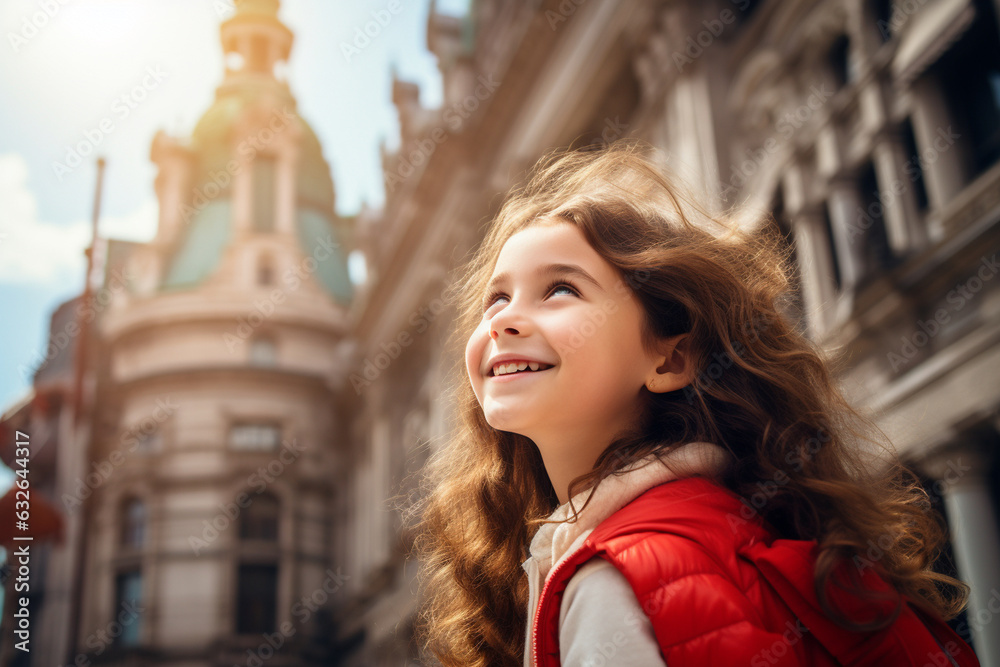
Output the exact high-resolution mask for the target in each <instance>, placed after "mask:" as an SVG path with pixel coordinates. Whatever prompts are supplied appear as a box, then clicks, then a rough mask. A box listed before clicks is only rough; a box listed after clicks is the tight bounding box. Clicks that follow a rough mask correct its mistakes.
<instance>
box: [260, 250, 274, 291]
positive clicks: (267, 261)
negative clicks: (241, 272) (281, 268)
mask: <svg viewBox="0 0 1000 667" xmlns="http://www.w3.org/2000/svg"><path fill="white" fill-rule="evenodd" d="M257 284H258V285H260V286H262V287H267V286H268V285H272V284H274V269H273V268H272V264H271V258H270V257H268V256H267V255H264V256H262V257H261V258H260V259H259V260H257Z"/></svg>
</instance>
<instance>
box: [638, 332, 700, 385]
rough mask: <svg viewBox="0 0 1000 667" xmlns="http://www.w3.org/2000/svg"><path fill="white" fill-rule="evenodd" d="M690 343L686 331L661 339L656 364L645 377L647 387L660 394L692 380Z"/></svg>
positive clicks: (692, 368)
mask: <svg viewBox="0 0 1000 667" xmlns="http://www.w3.org/2000/svg"><path fill="white" fill-rule="evenodd" d="M690 344H691V338H690V334H686V333H682V334H678V335H676V336H671V337H670V338H663V339H661V341H660V344H659V352H660V354H659V355H658V356H657V357H656V360H657V361H656V366H655V367H654V368H652V369H650V372H649V375H648V376H647V378H646V388H647V389H649V390H650V391H652V392H655V393H658V394H662V393H665V392H668V391H676V390H678V389H683V388H684V387H686V386H688V385H689V384H691V382H692V380H694V364H693V363H692V360H691V350H690Z"/></svg>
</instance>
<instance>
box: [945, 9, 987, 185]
mask: <svg viewBox="0 0 1000 667" xmlns="http://www.w3.org/2000/svg"><path fill="white" fill-rule="evenodd" d="M975 4H976V12H977V16H976V19H975V20H974V21H973V24H972V26H971V27H970V28H969V30H968V32H967V33H966V34H965V35H964V36H963V37H962V39H961V41H959V42H958V43H957V44H956V45H955V46H953V47H952V48H951V50H950V51H948V53H946V54H945V55H944V56H942V57H941V60H939V61H938V62H937V63H936V64H935V66H934V68H933V69H934V73H935V74H936V76H937V77H938V80H939V81H940V82H941V88H942V91H941V92H942V94H943V97H944V99H945V100H946V101H947V102H948V106H949V109H950V115H951V117H952V118H953V119H954V121H955V128H954V132H955V133H956V134H957V135H959V136H960V137H961V139H960V141H961V142H962V143H963V144H964V145H965V146H967V147H968V149H969V151H970V153H971V155H970V160H971V164H970V165H969V167H971V172H972V173H971V174H970V176H972V177H975V176H978V175H979V174H981V173H982V172H984V171H986V170H987V169H988V168H989V167H990V166H992V165H993V164H994V163H996V162H997V161H998V160H1000V49H997V48H996V45H997V44H998V43H1000V34H998V31H997V20H996V15H995V12H994V10H993V7H992V5H993V3H992V2H977V3H975Z"/></svg>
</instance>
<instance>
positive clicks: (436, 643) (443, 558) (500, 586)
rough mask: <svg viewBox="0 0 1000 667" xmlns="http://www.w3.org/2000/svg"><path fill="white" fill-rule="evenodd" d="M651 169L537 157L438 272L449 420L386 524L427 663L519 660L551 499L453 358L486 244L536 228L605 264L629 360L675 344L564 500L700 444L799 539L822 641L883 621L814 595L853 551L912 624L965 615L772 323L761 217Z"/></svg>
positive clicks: (915, 514) (865, 443) (640, 153)
mask: <svg viewBox="0 0 1000 667" xmlns="http://www.w3.org/2000/svg"><path fill="white" fill-rule="evenodd" d="M660 165H661V161H658V159H657V157H656V154H655V150H654V149H652V148H651V147H650V146H649V145H648V144H645V143H644V142H640V141H636V140H623V141H619V142H616V143H614V144H611V145H609V146H606V147H603V148H600V149H598V150H564V151H555V152H553V153H550V154H548V155H546V156H545V157H543V158H542V159H541V160H540V161H539V162H538V163H537V164H536V165H535V167H534V168H533V170H532V173H531V175H530V179H528V182H527V183H526V184H525V185H523V186H521V187H519V188H516V189H514V190H513V191H512V192H511V193H510V194H509V196H508V198H507V199H506V201H505V202H504V204H503V206H502V208H501V210H500V211H499V213H498V215H497V216H496V218H495V220H494V221H493V224H492V225H491V227H490V228H489V229H488V231H487V233H486V237H485V239H484V241H483V242H482V244H481V245H480V246H479V247H478V249H477V250H476V252H475V253H474V256H473V257H472V258H471V259H470V260H469V261H468V262H467V263H466V264H465V266H463V267H460V270H459V272H458V273H457V274H456V275H457V276H458V279H457V280H456V281H454V282H453V284H452V289H451V291H450V293H449V295H448V296H449V297H450V298H451V299H452V300H453V301H454V303H455V306H456V309H457V327H456V328H455V329H454V332H453V337H452V338H451V339H450V341H449V353H450V354H451V355H452V359H453V360H454V367H453V368H452V370H451V377H452V378H453V381H452V384H451V385H450V388H449V395H448V397H447V398H448V399H449V400H450V401H451V404H452V405H454V406H456V413H457V414H456V416H457V419H456V420H455V423H454V424H453V425H452V428H451V433H450V434H449V437H448V438H447V440H445V441H444V442H443V443H442V444H441V446H440V447H438V448H436V449H435V450H434V451H433V452H432V454H431V455H430V457H429V460H428V463H427V465H426V466H424V469H423V470H422V471H421V473H420V475H421V479H420V480H419V482H420V483H419V485H418V486H419V489H420V490H419V495H418V499H417V500H416V501H414V502H411V503H410V504H409V505H407V506H406V507H405V508H404V509H405V514H406V517H405V523H406V524H407V525H408V526H409V527H408V529H407V530H408V532H409V534H410V535H411V536H412V537H413V539H414V544H413V546H414V555H415V556H417V557H418V558H419V560H420V562H422V564H423V569H422V570H421V575H420V577H419V580H420V583H421V588H422V596H421V597H422V600H421V607H420V611H419V614H418V618H417V623H416V630H417V634H418V640H419V642H420V645H421V647H422V648H424V649H425V650H426V651H428V652H429V653H430V654H432V655H433V656H434V657H435V658H436V659H437V660H439V661H440V662H441V664H443V665H448V666H451V665H456V666H458V665H461V666H462V667H470V666H486V665H489V666H491V667H496V666H498V665H510V666H511V667H516V666H518V665H521V664H522V661H523V652H524V643H525V635H526V626H527V618H526V616H527V602H528V582H527V577H526V575H525V573H524V571H523V570H522V567H521V564H522V562H523V561H524V559H525V558H527V556H528V550H527V549H528V545H529V543H530V540H531V537H532V536H533V534H534V532H535V531H536V530H537V528H538V526H539V525H540V524H541V523H544V522H545V520H546V518H547V517H548V516H549V515H550V514H551V513H552V512H553V511H554V510H555V509H556V507H557V506H558V504H559V502H558V499H557V496H556V493H555V490H554V489H553V487H552V484H551V482H550V481H549V478H548V476H547V474H546V471H545V467H544V465H543V463H542V459H541V455H540V454H539V451H538V449H537V447H535V445H534V443H533V442H532V441H531V440H530V439H528V438H527V437H525V436H522V435H518V434H515V433H510V432H504V431H499V430H496V429H494V428H492V427H491V426H490V425H489V424H488V423H487V422H486V419H485V417H484V414H483V411H482V409H481V407H480V405H479V403H478V402H477V400H476V397H475V394H474V393H473V389H472V386H471V383H470V381H469V378H468V376H467V375H466V370H465V366H464V357H463V350H464V346H465V343H466V341H467V340H468V338H469V336H470V335H471V332H472V331H474V330H475V328H476V327H477V326H478V325H479V323H480V321H481V318H482V317H483V315H482V308H481V305H480V304H481V298H482V296H483V292H484V290H485V285H486V283H487V281H488V280H489V278H490V277H491V274H492V271H493V269H494V265H495V262H496V259H497V256H498V254H499V252H500V250H501V248H502V247H503V245H504V243H505V242H506V241H507V239H509V238H510V237H511V236H512V235H513V234H515V233H516V232H518V231H520V230H522V229H525V228H526V227H528V226H529V225H533V224H539V223H542V222H544V221H551V220H564V221H568V222H571V223H573V224H575V225H577V226H578V227H579V228H580V230H581V231H582V232H583V234H584V235H585V237H586V239H587V240H588V242H589V243H590V245H591V246H592V247H593V248H594V250H596V251H597V252H598V253H599V254H600V255H601V256H602V257H603V258H604V259H605V260H607V261H608V262H609V263H610V264H611V265H613V266H614V267H616V268H617V270H618V272H619V273H620V275H621V277H622V279H623V280H625V282H626V283H627V284H628V285H629V288H630V289H631V291H632V292H633V293H634V295H635V296H636V298H637V299H638V300H639V302H640V303H641V304H642V307H643V310H644V311H645V321H644V323H643V331H642V340H643V344H644V345H645V346H646V349H647V350H653V349H654V347H653V343H654V341H655V340H656V339H657V338H658V337H668V336H673V335H676V334H679V333H684V332H690V334H691V335H690V343H691V346H690V354H691V359H692V360H693V363H694V368H695V369H696V372H695V378H694V380H693V382H692V383H691V385H689V386H688V387H686V388H685V389H683V390H679V391H674V392H668V393H653V392H650V391H648V390H647V389H646V388H645V387H644V388H642V389H641V390H640V391H641V400H642V401H643V413H642V414H643V415H644V418H643V419H642V420H641V421H642V423H643V424H644V426H645V428H643V429H641V432H638V433H635V432H634V433H630V434H627V435H621V436H620V437H618V438H617V439H615V440H614V441H613V442H611V443H610V444H609V446H608V447H607V449H606V450H605V451H604V452H603V453H602V454H601V456H600V457H599V458H598V460H597V462H596V463H595V466H594V469H593V470H592V471H591V472H589V473H587V474H586V475H583V476H581V477H578V478H576V479H575V480H573V482H572V484H571V486H570V489H569V495H570V497H573V496H574V495H575V494H576V493H578V492H579V491H581V490H584V489H586V488H590V487H591V486H593V485H596V484H598V483H600V481H601V480H603V479H604V478H605V477H607V476H608V475H610V474H612V473H614V472H615V471H616V470H619V469H620V468H622V467H624V466H627V465H629V464H632V463H634V462H637V461H639V460H640V459H642V458H643V457H646V456H648V455H650V454H652V453H661V452H665V451H666V450H669V449H671V448H677V447H682V446H684V444H685V443H689V442H694V441H707V442H712V443H716V444H718V445H720V446H722V447H724V448H725V449H726V450H728V452H730V453H731V454H732V455H733V457H734V461H735V463H734V464H733V465H732V466H730V468H729V469H728V471H727V472H726V473H725V475H724V478H723V479H722V480H720V481H722V483H723V484H724V485H725V486H726V487H727V488H729V489H730V490H732V491H733V492H734V493H736V494H739V495H740V496H742V497H743V498H744V499H750V498H753V499H754V502H753V504H752V507H753V508H754V510H755V511H759V512H760V514H761V515H762V517H763V518H764V519H765V520H766V521H768V522H769V523H770V524H771V525H772V527H773V528H774V529H775V531H776V532H777V533H778V534H779V535H780V536H782V537H787V538H794V539H809V540H816V541H817V542H818V544H819V546H820V551H819V558H818V561H817V567H816V573H815V581H816V590H817V592H818V594H819V595H820V599H821V601H822V602H823V604H824V608H825V609H826V610H827V612H828V613H829V615H830V617H831V618H833V619H834V620H836V621H837V622H839V623H840V624H841V625H843V626H845V627H853V628H856V629H877V628H879V627H884V626H886V625H888V624H889V623H891V622H892V620H893V619H894V618H895V614H894V615H893V616H891V617H888V618H884V619H882V620H881V622H878V623H874V624H869V625H865V626H861V625H858V624H852V622H851V621H850V620H849V619H847V618H844V617H843V616H842V615H840V614H839V613H838V612H837V610H836V609H834V608H833V607H832V606H831V605H830V604H829V601H828V600H827V597H826V591H827V583H828V582H829V580H830V577H831V574H832V573H833V571H834V569H835V567H836V566H837V565H838V564H840V563H841V562H842V561H843V559H845V558H846V559H859V558H860V559H868V558H869V557H870V556H871V553H870V548H871V545H872V544H877V545H878V546H879V553H878V557H877V558H875V559H874V560H865V561H863V562H864V563H865V565H870V566H872V567H875V568H876V569H877V571H878V572H879V574H880V575H881V576H883V578H884V579H885V580H886V581H888V582H890V583H891V584H892V585H893V586H894V587H895V589H896V590H897V591H899V592H901V593H903V594H905V595H906V596H908V597H909V598H910V599H912V600H913V601H914V602H915V603H917V604H919V605H921V606H922V607H923V608H924V609H925V610H927V611H929V612H931V613H934V614H937V615H939V616H940V617H942V618H945V619H949V618H952V617H954V616H955V615H956V614H958V613H959V612H960V611H961V609H962V608H963V607H964V605H965V602H966V598H967V596H968V587H967V586H966V585H965V584H963V583H962V582H960V581H958V580H956V579H954V578H951V577H948V576H945V575H943V574H940V573H937V572H935V571H934V569H933V565H934V563H935V560H936V559H937V557H938V555H939V553H940V549H941V548H942V546H943V544H944V540H945V537H944V531H943V530H942V526H941V523H940V519H939V518H938V517H937V515H936V514H934V513H933V512H932V511H931V509H930V505H929V502H928V499H927V496H926V493H925V492H924V491H923V489H922V487H921V486H920V484H919V481H918V480H917V479H916V477H915V476H914V475H913V474H912V473H910V472H909V471H908V470H906V469H905V468H904V467H903V466H901V465H900V464H899V463H898V460H897V459H896V457H895V456H894V454H893V451H892V446H891V444H890V443H889V442H888V439H887V438H886V437H885V435H884V434H883V433H882V432H881V431H880V430H879V429H878V428H877V427H876V426H875V425H874V423H873V422H872V421H871V420H870V419H869V418H867V417H863V416H862V415H860V414H859V413H858V412H857V411H855V410H854V409H853V408H852V407H851V406H850V405H849V404H848V403H847V401H846V400H845V399H844V397H843V396H842V394H841V393H840V391H839V390H838V388H837V386H836V384H835V381H834V377H833V376H834V372H835V371H836V370H837V369H836V362H835V361H832V360H826V359H824V356H823V354H822V353H821V351H819V350H818V349H817V348H816V347H815V346H814V344H813V343H812V342H811V341H810V340H809V339H807V338H806V337H805V336H804V335H803V334H801V333H800V332H799V331H798V330H797V329H796V327H795V325H794V323H792V322H790V321H789V319H788V318H787V317H786V316H785V315H784V313H786V312H788V311H787V310H786V304H787V300H788V299H789V295H790V294H791V292H792V289H793V286H792V285H790V281H789V276H790V275H791V267H790V250H789V247H788V244H787V242H785V241H784V238H783V237H782V236H781V234H780V233H778V232H777V229H776V226H775V225H774V224H773V221H770V220H768V221H767V223H766V224H762V225H752V226H748V225H745V224H741V223H739V222H737V220H738V219H743V218H737V217H736V214H735V212H733V211H731V212H729V213H728V214H726V215H722V214H716V215H713V214H711V213H709V212H708V211H707V210H705V208H704V207H703V206H701V205H699V203H698V201H697V199H696V198H695V197H693V196H692V195H691V191H690V190H685V189H684V188H682V187H681V186H680V184H679V183H678V182H677V180H676V179H675V178H673V177H671V176H670V175H669V174H668V172H667V171H666V170H665V169H664V168H663V167H662V166H660ZM744 218H745V216H744ZM762 490H765V492H762ZM755 494H756V495H755ZM591 497H592V496H591ZM585 506H586V505H584V507H585ZM747 506H748V507H751V505H750V503H749V502H748V503H747ZM414 518H416V520H415V521H414ZM857 563H859V561H858V560H855V564H857ZM898 612H899V608H898V607H897V609H896V614H898Z"/></svg>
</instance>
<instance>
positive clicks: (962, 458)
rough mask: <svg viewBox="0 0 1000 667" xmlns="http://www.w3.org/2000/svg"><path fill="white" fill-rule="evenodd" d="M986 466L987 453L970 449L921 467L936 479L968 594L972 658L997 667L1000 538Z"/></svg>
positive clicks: (954, 451)
mask: <svg viewBox="0 0 1000 667" xmlns="http://www.w3.org/2000/svg"><path fill="white" fill-rule="evenodd" d="M990 463H991V462H990V456H989V453H988V452H986V451H983V450H980V449H977V448H974V447H971V446H969V447H960V448H955V449H949V450H946V451H941V452H937V453H935V454H932V455H931V457H929V459H928V460H927V461H926V462H925V463H924V465H923V468H924V469H925V470H926V471H927V472H928V473H930V474H931V475H932V476H933V477H935V478H936V479H937V480H938V481H937V486H938V488H939V489H940V491H941V494H942V495H943V496H944V504H945V512H946V513H947V515H948V522H949V524H950V525H951V541H952V548H953V550H954V553H955V565H956V566H957V568H958V576H959V578H961V579H962V581H964V582H965V583H967V584H969V587H970V588H971V589H972V590H971V593H970V596H969V606H968V608H967V609H966V614H967V617H968V622H969V627H970V629H971V631H972V640H973V641H974V642H975V644H976V655H977V656H978V657H979V662H980V663H981V664H982V666H983V667H1000V535H998V531H997V515H996V511H995V510H994V507H993V501H992V498H991V497H990V489H989V486H988V481H987V475H988V474H989V470H990Z"/></svg>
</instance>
